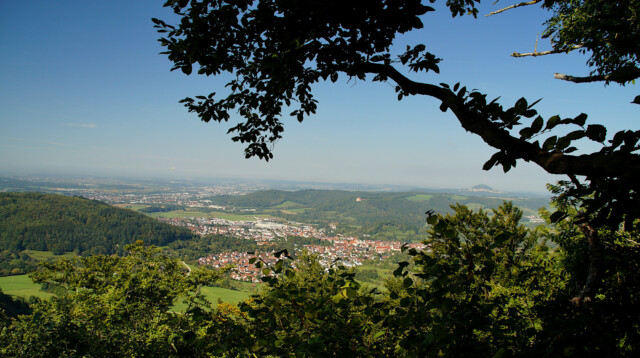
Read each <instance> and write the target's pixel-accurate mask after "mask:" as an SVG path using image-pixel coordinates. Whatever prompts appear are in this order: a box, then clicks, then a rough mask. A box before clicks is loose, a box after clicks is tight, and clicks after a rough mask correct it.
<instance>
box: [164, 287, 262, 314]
mask: <svg viewBox="0 0 640 358" xmlns="http://www.w3.org/2000/svg"><path fill="white" fill-rule="evenodd" d="M200 294H202V295H204V297H206V298H207V300H209V301H211V302H212V303H213V304H215V303H216V302H218V299H220V300H221V301H223V302H227V303H231V304H233V305H236V304H238V303H239V302H241V301H243V300H245V299H247V298H249V295H250V293H249V292H245V291H235V290H230V289H227V288H221V287H208V286H205V287H202V289H200ZM173 309H174V310H175V311H177V312H184V311H185V310H186V309H187V304H186V303H184V302H178V303H176V304H175V305H173Z"/></svg>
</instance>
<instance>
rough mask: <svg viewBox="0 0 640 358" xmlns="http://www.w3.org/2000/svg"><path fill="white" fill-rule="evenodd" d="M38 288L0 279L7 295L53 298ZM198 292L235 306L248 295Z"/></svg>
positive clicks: (22, 280) (23, 279)
mask: <svg viewBox="0 0 640 358" xmlns="http://www.w3.org/2000/svg"><path fill="white" fill-rule="evenodd" d="M246 285H247V287H250V285H251V284H249V283H247V284H246ZM240 286H243V285H240ZM40 288H41V285H40V284H36V283H33V282H32V281H31V278H29V276H28V275H17V276H6V277H0V289H2V292H4V293H6V294H8V295H12V296H18V297H24V298H29V297H30V296H36V297H40V298H49V297H51V296H53V294H51V293H49V292H44V291H40ZM243 288H244V287H243ZM200 292H201V293H202V294H203V295H204V296H205V297H206V298H207V299H208V300H209V301H211V302H213V303H215V302H217V301H218V299H220V300H222V301H224V302H228V303H232V304H237V303H238V302H240V301H242V300H244V299H247V298H248V297H249V295H250V293H249V292H247V291H235V290H229V289H226V288H220V287H203V288H202V290H201V291H200ZM175 308H176V310H183V309H184V308H186V305H185V304H183V303H179V304H176V306H175Z"/></svg>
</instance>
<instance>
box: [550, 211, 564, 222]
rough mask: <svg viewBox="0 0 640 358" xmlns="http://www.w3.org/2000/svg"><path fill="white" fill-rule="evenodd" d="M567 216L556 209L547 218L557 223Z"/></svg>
mask: <svg viewBox="0 0 640 358" xmlns="http://www.w3.org/2000/svg"><path fill="white" fill-rule="evenodd" d="M566 217H567V214H566V213H564V212H562V211H556V212H555V213H553V214H551V216H549V220H550V221H551V222H552V223H557V222H559V221H560V220H562V219H564V218H566Z"/></svg>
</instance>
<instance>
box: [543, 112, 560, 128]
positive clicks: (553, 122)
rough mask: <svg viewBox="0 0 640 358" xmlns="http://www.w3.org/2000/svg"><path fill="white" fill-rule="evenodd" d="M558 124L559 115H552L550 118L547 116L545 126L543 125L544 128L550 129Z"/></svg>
mask: <svg viewBox="0 0 640 358" xmlns="http://www.w3.org/2000/svg"><path fill="white" fill-rule="evenodd" d="M558 124H560V116H558V115H555V116H552V117H551V118H549V120H547V126H546V127H545V129H552V128H553V127H555V126H557V125H558Z"/></svg>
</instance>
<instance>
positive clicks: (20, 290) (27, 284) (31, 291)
mask: <svg viewBox="0 0 640 358" xmlns="http://www.w3.org/2000/svg"><path fill="white" fill-rule="evenodd" d="M0 288H1V289H2V292H4V293H6V294H8V295H12V296H18V297H24V298H29V297H30V296H36V297H40V298H49V297H51V296H53V295H52V294H51V293H48V292H44V291H40V288H41V285H39V284H36V283H33V282H32V281H31V278H29V276H28V275H17V276H7V277H0Z"/></svg>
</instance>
